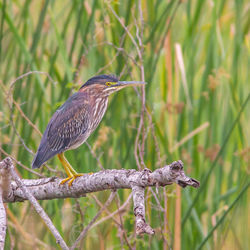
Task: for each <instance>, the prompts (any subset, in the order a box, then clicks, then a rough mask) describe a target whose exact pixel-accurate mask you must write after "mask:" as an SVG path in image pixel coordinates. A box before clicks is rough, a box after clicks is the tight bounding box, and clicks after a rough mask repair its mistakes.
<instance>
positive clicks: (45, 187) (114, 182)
mask: <svg viewBox="0 0 250 250" xmlns="http://www.w3.org/2000/svg"><path fill="white" fill-rule="evenodd" d="M3 169H4V172H5V175H8V174H9V175H10V176H9V177H8V178H7V177H6V176H5V177H4V178H5V179H6V178H7V179H8V180H9V179H10V177H11V179H12V181H11V182H8V185H4V186H3V195H2V196H3V197H2V198H3V201H4V202H6V203H8V202H20V201H24V200H30V197H29V196H32V197H34V198H35V199H36V200H50V199H64V198H69V197H71V198H77V197H83V196H85V195H86V194H87V193H91V192H97V191H102V190H107V189H110V190H116V189H131V190H132V195H133V202H134V214H135V221H136V233H137V234H143V233H147V234H154V230H153V229H152V228H151V227H150V226H149V225H148V224H147V223H146V220H145V201H144V191H145V188H146V187H152V186H157V187H158V186H161V187H164V186H166V185H170V184H173V183H177V184H178V185H180V186H181V187H183V188H185V187H186V186H192V187H195V188H197V187H199V185H200V184H199V182H198V181H196V180H195V179H192V178H190V177H187V176H186V175H185V173H184V171H183V163H182V161H175V162H173V163H171V164H170V165H166V166H164V167H163V168H159V169H157V170H155V171H153V172H152V171H150V170H149V169H144V170H142V171H136V170H134V169H119V170H116V169H112V170H104V171H100V172H97V173H94V174H92V175H88V174H86V175H84V176H81V177H78V178H77V179H76V180H75V181H74V182H73V184H72V186H70V187H69V186H68V185H67V183H66V184H63V185H60V182H61V179H60V178H57V177H51V178H41V179H29V180H28V179H23V180H22V181H21V182H20V181H19V180H17V177H16V176H17V175H16V173H15V172H13V171H14V167H13V162H12V160H11V159H10V158H6V159H5V160H3V161H2V162H0V171H2V170H3ZM8 169H9V170H10V171H8ZM2 179H3V176H2ZM21 184H23V185H24V186H25V188H24V187H23V186H22V185H21Z"/></svg>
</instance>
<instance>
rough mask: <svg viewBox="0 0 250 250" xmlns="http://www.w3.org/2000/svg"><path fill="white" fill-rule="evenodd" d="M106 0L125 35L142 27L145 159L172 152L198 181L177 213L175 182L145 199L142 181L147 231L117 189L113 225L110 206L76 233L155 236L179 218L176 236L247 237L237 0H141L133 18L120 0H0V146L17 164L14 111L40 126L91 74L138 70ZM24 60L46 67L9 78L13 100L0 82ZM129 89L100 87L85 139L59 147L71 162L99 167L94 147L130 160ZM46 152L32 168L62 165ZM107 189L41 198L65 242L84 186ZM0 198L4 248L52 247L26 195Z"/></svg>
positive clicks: (163, 238) (90, 213)
mask: <svg viewBox="0 0 250 250" xmlns="http://www.w3.org/2000/svg"><path fill="white" fill-rule="evenodd" d="M111 8H112V9H113V10H114V11H115V12H116V13H117V15H118V16H119V18H120V19H121V20H122V22H123V23H124V24H125V25H126V26H127V27H128V29H129V31H130V32H131V34H132V35H133V37H134V39H135V41H136V42H137V43H138V36H137V35H138V33H137V28H138V29H139V31H141V29H142V28H143V37H142V42H143V47H144V51H143V65H144V68H145V80H146V81H147V82H148V84H147V86H146V105H147V108H148V110H149V112H150V114H151V116H152V123H153V126H154V127H152V125H151V123H150V121H149V120H148V119H147V117H146V118H145V126H146V133H147V138H146V144H145V158H144V160H145V164H146V166H147V167H148V168H149V169H151V170H154V169H156V168H158V167H161V166H163V165H164V164H166V163H170V162H172V161H174V160H179V159H181V160H182V161H183V162H184V166H185V171H186V173H187V174H188V175H189V176H192V177H193V178H196V179H198V180H200V181H201V187H200V189H198V190H197V189H193V188H186V189H185V190H182V196H181V197H179V199H181V204H182V206H181V209H182V210H181V217H180V216H179V214H176V211H177V210H176V209H175V206H176V205H175V204H176V186H175V185H173V186H169V187H166V188H165V189H162V188H159V193H158V194H157V197H158V201H157V200H156V199H155V197H154V196H153V193H152V191H151V190H147V193H146V197H147V201H146V211H147V213H146V215H147V221H148V222H149V224H150V225H151V226H152V227H154V228H155V229H156V235H155V236H152V237H148V236H143V237H135V235H134V217H133V208H132V203H131V202H130V205H129V206H128V207H127V209H126V211H123V213H122V225H123V226H122V227H120V228H119V226H117V225H116V224H115V223H114V220H113V219H112V218H111V219H109V220H106V221H105V222H103V223H102V224H100V225H98V226H96V227H94V228H93V229H91V230H90V231H89V232H88V234H87V237H86V238H85V239H84V240H83V242H82V245H81V246H82V247H85V248H87V249H120V248H121V247H123V248H124V249H128V248H129V247H131V246H132V247H134V246H136V247H137V249H163V248H165V249H168V248H170V247H173V244H174V238H175V231H176V230H178V228H180V225H181V238H177V239H176V241H177V242H179V244H181V249H197V248H204V249H249V247H250V246H249V241H248V236H249V235H248V232H249V230H250V228H249V225H250V221H249V214H248V210H249V205H248V203H249V201H248V196H247V193H248V194H249V191H248V187H249V170H250V169H249V155H250V153H249V151H250V148H249V136H250V133H249V132H250V131H249V111H250V110H249V86H250V84H249V50H250V35H249V25H250V18H249V16H250V15H249V3H247V1H241V0H235V1H233V0H222V1H216V0H207V1H204V0H195V1H191V0H187V1H177V0H174V1H161V0H155V1H152V0H146V1H142V13H143V19H144V22H143V26H142V25H141V18H140V13H139V3H138V1H134V0H128V1H101V0H99V1H98V0H93V1H83V0H73V1H49V0H43V1H41V0H39V1H38V0H37V1H31V0H26V1H21V0H16V1H8V0H0V86H1V91H0V149H1V152H0V159H3V158H5V157H6V154H10V155H11V156H12V157H15V159H17V161H19V162H20V163H21V164H23V165H24V166H27V167H30V164H31V161H32V154H31V153H30V152H29V150H32V151H33V152H35V151H36V149H37V147H38V145H39V142H40V135H39V133H37V131H36V130H35V129H34V127H32V126H30V124H29V123H28V121H27V119H25V118H24V115H26V116H27V117H28V119H29V120H30V121H31V122H32V123H34V124H35V125H36V126H37V128H38V129H39V130H40V131H42V132H43V131H44V130H45V127H46V125H47V122H48V121H49V119H50V117H51V115H52V113H53V112H54V111H55V110H56V108H57V107H58V106H59V105H60V104H61V103H63V102H64V101H65V100H66V99H67V98H68V96H69V95H70V94H71V93H73V92H74V91H76V90H77V89H78V88H79V86H80V84H82V83H84V82H85V81H86V80H87V79H88V78H90V77H91V76H93V75H96V74H104V73H105V74H110V73H113V74H116V75H118V76H121V79H122V80H140V79H141V78H140V68H139V67H138V65H137V64H139V59H138V54H137V51H136V48H135V46H134V44H133V43H132V41H131V39H130V37H129V36H128V35H127V33H126V32H125V30H124V28H123V27H122V26H121V24H120V23H119V21H118V20H117V18H116V17H115V16H114V14H113V13H112V10H111ZM139 35H140V32H139ZM178 44H179V46H180V48H181V51H182V53H179V52H180V50H178ZM119 48H120V49H119ZM36 70H37V71H42V72H46V73H47V74H49V76H50V77H51V79H52V80H51V79H49V78H48V77H47V76H46V75H44V74H32V75H29V76H26V77H23V78H22V79H20V80H18V81H16V82H15V84H14V85H13V86H14V87H13V100H14V101H15V102H16V104H14V103H13V101H12V99H11V98H10V96H8V93H7V92H6V91H9V90H11V88H10V87H11V82H13V81H14V80H15V79H16V78H17V77H19V76H21V75H22V74H24V73H27V72H29V71H36ZM10 93H12V92H11V91H10ZM138 93H140V92H136V91H135V90H134V89H133V88H132V89H125V90H123V91H121V92H119V93H117V94H115V95H113V96H112V97H111V98H110V103H109V108H108V111H107V113H106V115H105V117H104V119H103V121H102V123H101V125H100V126H99V128H98V129H97V131H95V133H94V134H93V135H92V136H91V137H90V138H89V139H88V143H89V145H90V146H91V148H92V153H91V151H90V149H89V147H88V146H87V145H83V146H81V147H80V148H78V149H77V150H74V151H71V152H67V153H66V155H67V157H68V159H69V161H70V162H71V163H72V165H73V166H74V167H75V168H76V169H77V170H78V171H79V172H95V171H99V170H100V167H99V166H98V162H97V158H99V160H100V163H101V164H102V165H103V166H104V167H105V168H110V169H112V168H116V169H119V168H137V166H136V162H135V157H134V146H135V145H134V144H135V137H136V133H137V127H138V124H139V116H140V110H141V101H140V98H139V95H138ZM20 109H21V110H22V111H23V114H24V115H23V114H21V112H20ZM178 142H181V143H179V144H177V143H178ZM24 145H25V146H24ZM93 154H94V155H95V156H96V157H94V156H93ZM48 166H49V167H50V168H51V169H56V170H57V171H56V172H55V173H54V172H51V171H50V170H49V169H48V168H46V167H43V168H42V169H41V170H39V172H40V173H42V174H43V175H45V176H52V175H55V174H56V175H58V176H63V171H61V170H62V168H61V166H60V163H59V162H58V160H57V159H56V158H55V159H53V160H50V161H49V162H48ZM16 169H17V170H18V172H19V173H20V175H21V176H22V177H23V178H37V177H36V176H35V175H34V174H32V173H30V172H29V171H27V170H25V169H24V168H23V166H20V165H18V164H17V165H16ZM153 191H154V193H156V190H155V189H153ZM118 193H119V200H118V199H117V200H116V201H114V202H113V203H112V204H111V206H110V207H109V210H110V212H112V211H115V210H117V206H118V204H121V205H122V204H123V203H124V202H125V201H126V199H127V198H128V196H129V194H130V190H119V191H118ZM108 195H109V191H106V192H100V193H96V194H95V197H94V196H93V195H88V196H87V197H86V198H81V199H77V200H74V199H66V200H53V201H43V202H41V204H42V206H43V207H44V209H45V211H46V212H47V213H48V214H49V216H50V217H51V218H52V220H53V223H54V224H55V226H56V227H57V229H58V230H59V231H60V233H61V234H62V235H63V237H64V239H65V240H66V242H67V243H68V244H69V245H71V244H72V243H73V242H74V240H75V239H76V237H77V236H78V234H79V233H80V232H81V230H82V229H83V228H84V226H86V225H87V224H88V223H89V221H90V220H91V219H92V218H93V217H94V215H95V214H96V213H97V211H98V210H99V208H100V207H99V205H98V204H97V203H96V201H95V199H94V198H98V199H99V200H100V201H101V202H103V203H104V202H105V200H106V199H107V197H108ZM159 204H160V205H161V207H163V208H164V209H163V210H162V209H160V208H161V207H160V206H159ZM166 205H167V206H166ZM6 206H7V208H8V232H7V239H6V249H10V247H14V249H34V247H35V248H36V249H45V248H46V249H47V248H48V247H49V248H51V249H53V248H57V247H58V246H57V245H56V242H55V240H54V238H53V236H52V235H51V233H50V232H49V230H48V229H47V228H46V226H45V225H44V224H43V222H42V221H41V219H40V218H39V216H38V215H37V214H36V213H35V212H34V210H33V208H32V207H31V206H30V204H29V202H24V203H20V204H18V203H16V204H7V205H6ZM106 215H107V213H103V214H102V215H101V217H105V216H106ZM114 217H115V218H116V219H117V220H120V217H119V215H116V216H114ZM180 223H181V224H180ZM125 235H126V236H125Z"/></svg>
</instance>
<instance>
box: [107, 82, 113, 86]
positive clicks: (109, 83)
mask: <svg viewBox="0 0 250 250" xmlns="http://www.w3.org/2000/svg"><path fill="white" fill-rule="evenodd" d="M112 84H114V83H113V82H106V85H107V86H111V85H112Z"/></svg>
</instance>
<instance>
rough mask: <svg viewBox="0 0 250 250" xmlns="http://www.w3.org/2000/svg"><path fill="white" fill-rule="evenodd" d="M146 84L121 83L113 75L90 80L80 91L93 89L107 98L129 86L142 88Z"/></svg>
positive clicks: (134, 82) (136, 82)
mask: <svg viewBox="0 0 250 250" xmlns="http://www.w3.org/2000/svg"><path fill="white" fill-rule="evenodd" d="M143 84H145V82H138V81H119V80H118V79H117V78H116V77H115V76H113V75H99V76H94V77H92V78H90V79H89V80H88V81H87V82H85V83H84V84H83V85H82V86H81V88H80V91H84V90H85V89H87V88H88V89H93V90H97V91H99V93H100V94H103V95H105V96H107V95H110V94H112V93H114V92H116V91H118V90H120V89H123V88H125V87H128V86H141V85H143Z"/></svg>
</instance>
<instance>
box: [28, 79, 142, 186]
mask: <svg viewBox="0 0 250 250" xmlns="http://www.w3.org/2000/svg"><path fill="white" fill-rule="evenodd" d="M141 84H144V82H136V81H118V79H117V78H116V77H114V76H110V75H100V76H95V77H92V78H91V79H89V80H88V81H87V82H86V83H84V84H83V85H82V86H81V87H80V89H79V91H78V92H76V93H75V94H73V95H72V96H70V97H69V98H68V100H67V101H66V102H65V103H64V104H63V105H62V106H61V107H60V108H58V109H57V110H56V112H55V113H54V115H53V116H52V118H51V120H50V121H49V123H48V125H47V128H46V130H45V132H44V134H43V137H42V140H41V143H40V145H39V148H38V151H37V153H36V155H35V157H34V160H33V162H32V168H39V167H40V166H41V165H42V164H43V163H45V162H46V161H47V160H49V159H50V158H52V157H53V156H55V155H58V158H59V160H60V161H61V163H62V165H63V167H64V169H65V171H66V174H67V176H68V177H67V178H65V179H63V180H62V181H61V184H63V183H65V182H67V181H69V182H68V185H69V186H70V185H71V184H72V182H73V181H74V180H75V179H76V178H77V177H78V176H82V175H83V174H81V173H77V172H76V171H75V170H74V169H73V167H72V166H71V165H70V164H69V162H68V161H67V159H66V158H65V156H64V152H65V151H67V150H70V149H75V148H77V147H79V146H80V145H81V144H83V143H84V142H85V141H86V140H87V138H88V137H89V136H90V134H91V133H92V132H93V131H94V130H95V129H96V127H97V126H98V124H99V123H100V121H101V120H102V118H103V115H104V114H105V112H106V109H107V104H108V96H109V95H110V94H112V93H113V92H116V91H118V90H120V89H122V88H124V87H127V86H136V85H141Z"/></svg>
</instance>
